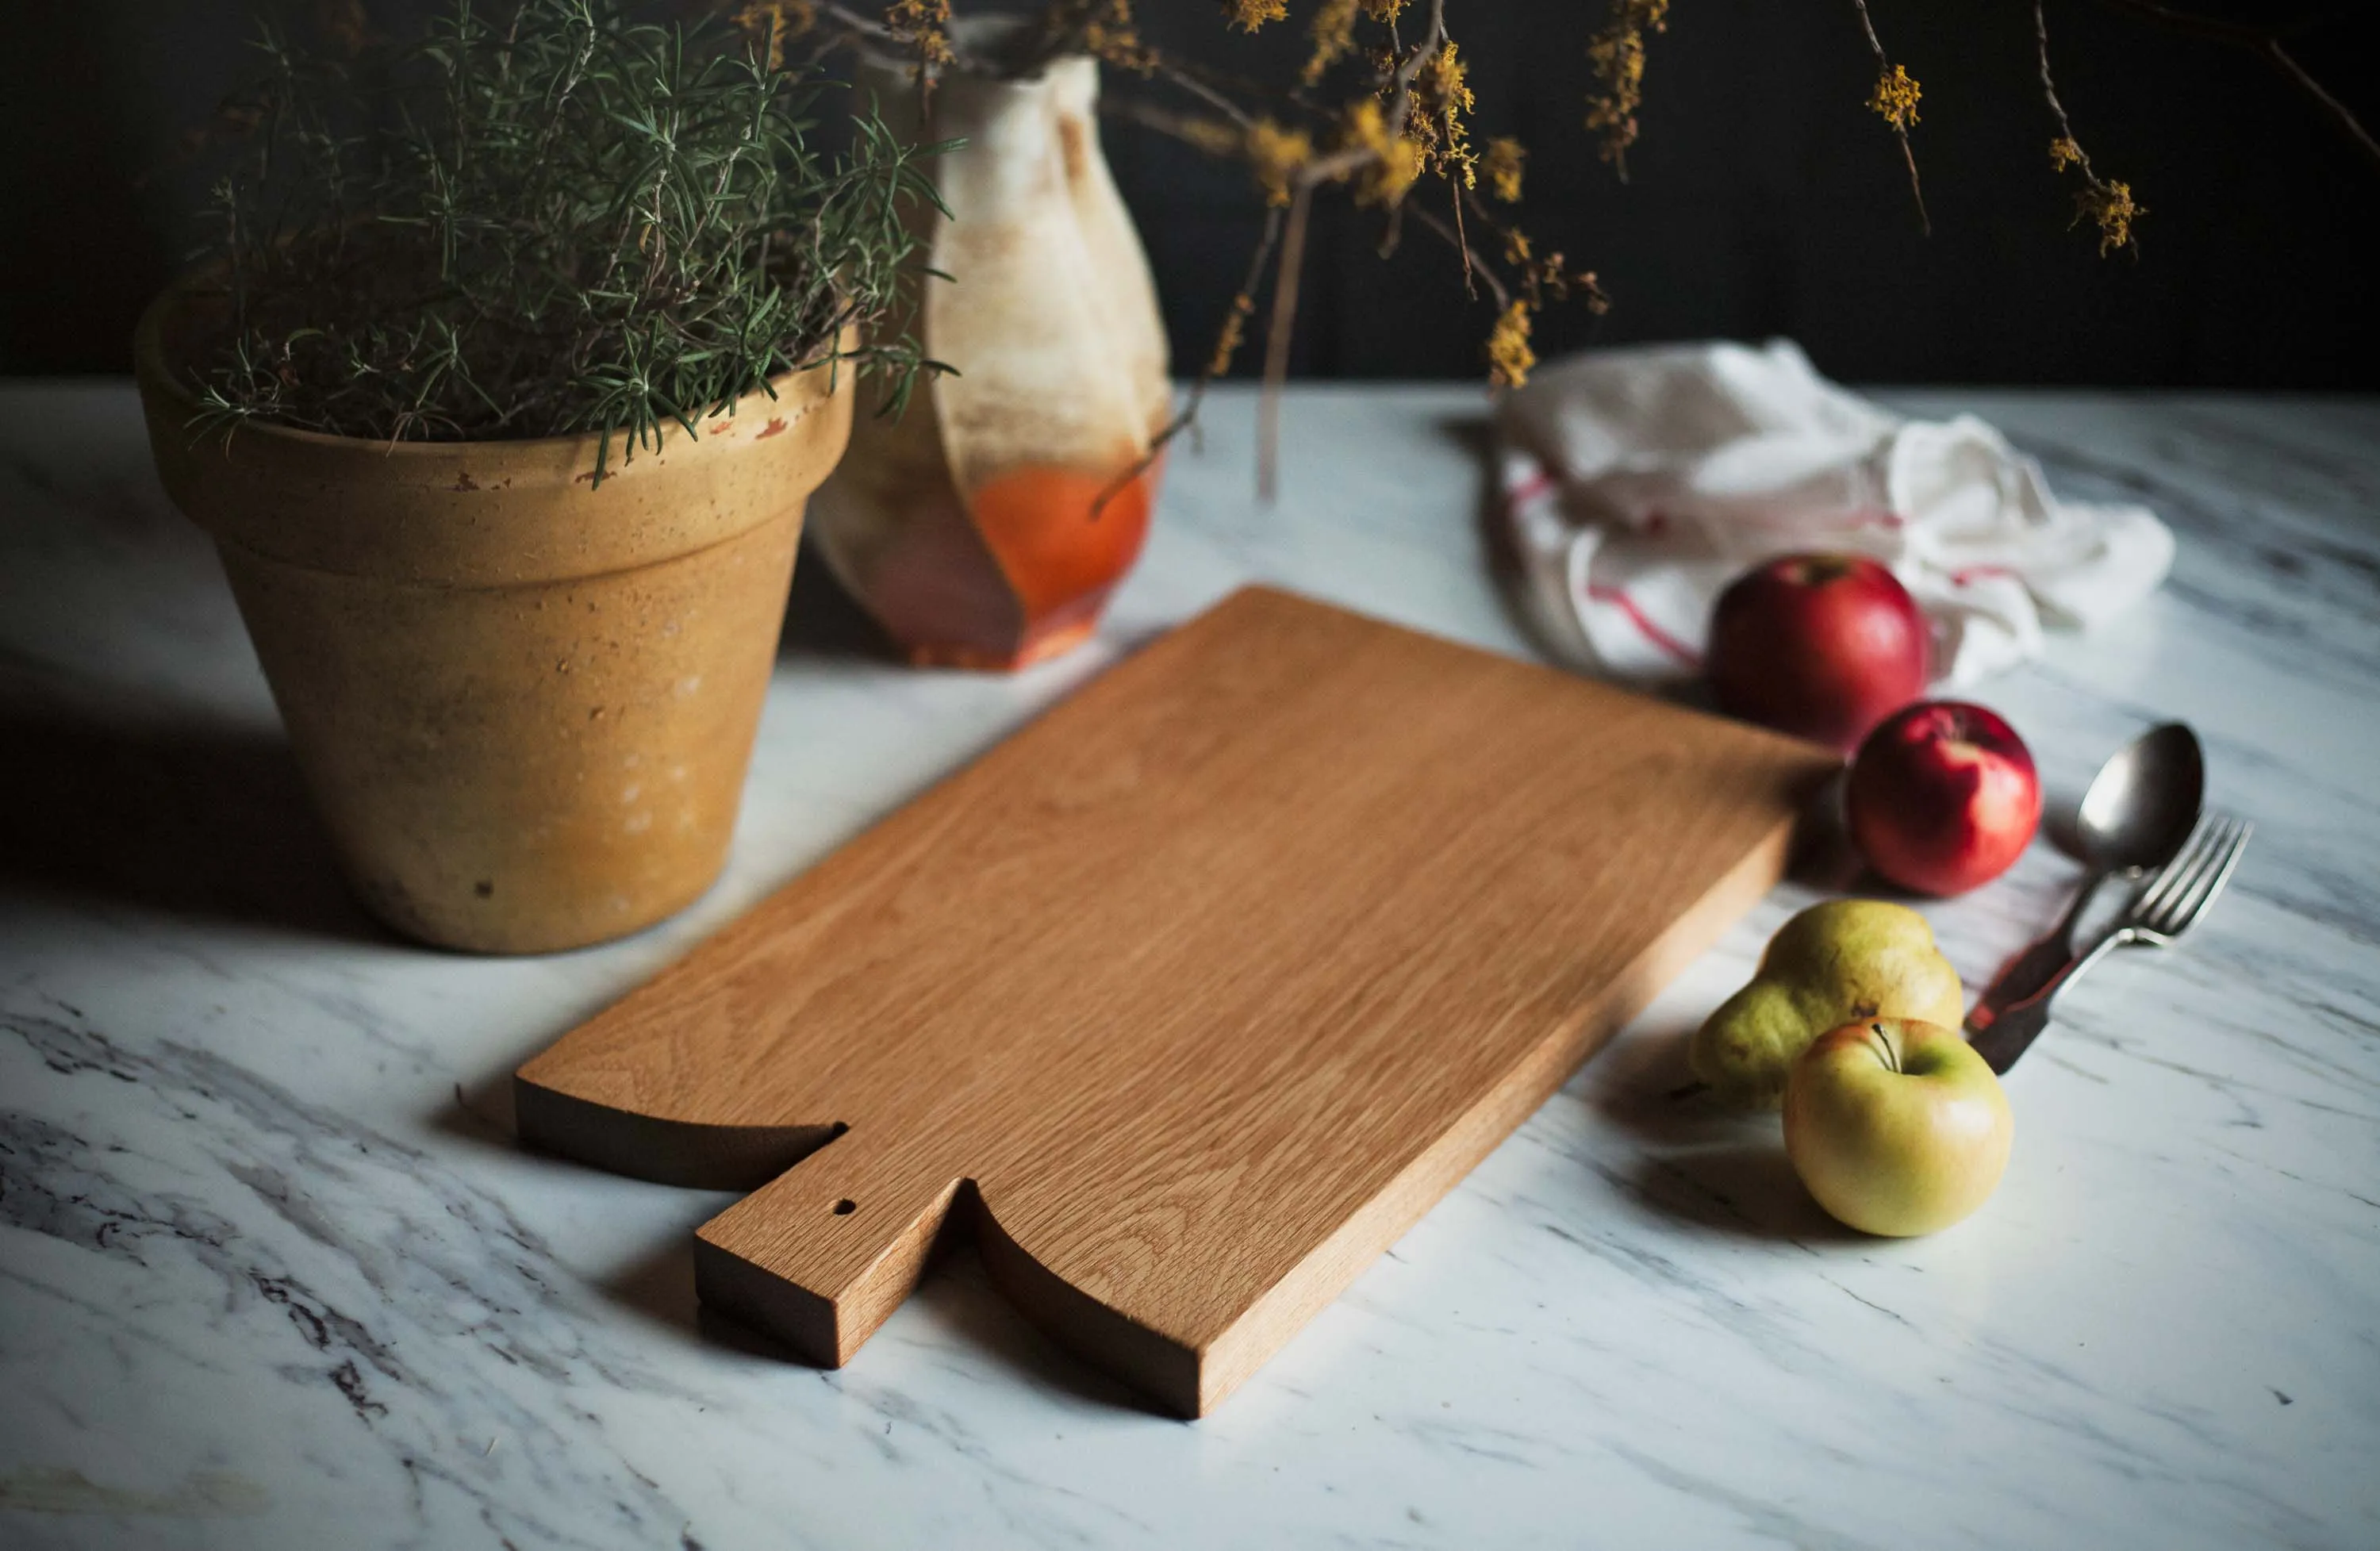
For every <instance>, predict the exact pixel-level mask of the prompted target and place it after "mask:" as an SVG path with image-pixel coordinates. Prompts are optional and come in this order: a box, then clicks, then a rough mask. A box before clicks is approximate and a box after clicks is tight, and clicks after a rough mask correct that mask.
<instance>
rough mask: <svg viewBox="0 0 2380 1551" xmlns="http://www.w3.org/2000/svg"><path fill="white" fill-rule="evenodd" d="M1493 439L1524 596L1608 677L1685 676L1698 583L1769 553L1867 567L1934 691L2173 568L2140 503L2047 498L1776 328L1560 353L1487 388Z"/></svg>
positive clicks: (1711, 598)
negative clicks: (1515, 381) (1907, 601)
mask: <svg viewBox="0 0 2380 1551" xmlns="http://www.w3.org/2000/svg"><path fill="white" fill-rule="evenodd" d="M1497 442H1498V456H1499V460H1500V469H1499V473H1500V479H1501V495H1502V498H1501V501H1500V503H1499V510H1500V513H1501V515H1502V518H1503V520H1504V522H1505V523H1506V525H1507V526H1508V528H1509V532H1510V536H1511V539H1512V545H1513V548H1514V549H1515V551H1517V554H1518V557H1519V560H1520V571H1521V577H1520V587H1521V590H1522V593H1523V599H1522V601H1523V603H1524V606H1525V607H1526V608H1527V609H1528V610H1529V612H1530V613H1531V614H1532V615H1533V616H1534V617H1535V618H1536V623H1537V624H1538V626H1539V633H1540V634H1541V635H1542V636H1544V637H1545V639H1546V642H1547V644H1548V646H1549V647H1551V648H1554V649H1555V650H1556V651H1557V653H1558V654H1559V655H1560V656H1562V657H1563V658H1565V659H1567V660H1569V661H1570V662H1571V663H1572V664H1573V666H1576V667H1580V668H1584V669H1586V670H1588V671H1590V672H1597V673H1608V674H1611V675H1614V676H1618V677H1622V678H1639V679H1658V678H1674V677H1680V676H1683V675H1686V674H1690V673H1696V672H1698V671H1699V669H1700V666H1701V660H1702V651H1703V645H1704V642H1705V640H1706V636H1707V627H1708V624H1709V619H1710V612H1711V606H1712V604H1713V603H1715V602H1716V601H1717V600H1718V595H1719V593H1720V592H1721V591H1722V590H1723V589H1724V588H1726V586H1727V584H1728V583H1729V582H1730V581H1732V580H1733V579H1734V578H1735V577H1736V576H1740V575H1742V574H1743V572H1744V571H1745V570H1747V569H1749V568H1750V567H1751V566H1752V565H1753V564H1754V563H1756V562H1758V561H1760V560H1762V559H1765V558H1767V557H1768V556H1770V555H1774V554H1779V553H1785V552H1788V551H1803V550H1816V551H1857V552H1861V553H1864V554H1868V555H1871V556H1873V557H1875V558H1876V559H1877V560H1879V561H1881V562H1883V563H1885V564H1886V565H1888V566H1889V567H1890V568H1891V570H1892V572H1893V574H1894V575H1895V576H1899V577H1900V581H1901V585H1902V586H1904V587H1906V588H1909V590H1910V592H1911V594H1912V595H1913V597H1914V598H1915V599H1916V600H1917V602H1918V604H1919V606H1920V607H1921V608H1923V609H1924V610H1925V614H1926V617H1927V620H1928V622H1929V623H1930V624H1931V625H1932V628H1933V632H1934V671H1935V677H1936V680H1937V683H1947V684H1951V685H1967V684H1973V682H1975V681H1976V680H1978V679H1981V678H1984V677H1985V676H1987V675H1989V674H1992V673H1998V672H2001V671H2002V670H2004V669H2007V668H2010V667H2013V666H2014V665H2015V664H2017V663H2019V662H2021V661H2022V660H2025V659H2027V658H2030V657H2034V656H2036V655H2038V654H2039V653H2040V651H2041V649H2042V629H2043V626H2044V624H2045V623H2046V624H2056V625H2064V626H2073V627H2077V628H2081V627H2087V626H2089V625H2091V624H2095V623H2097V622H2098V621H2100V620H2103V619H2106V618H2107V617H2108V616H2110V615H2112V614H2114V613H2116V612H2118V611H2119V610H2122V609H2125V608H2128V607H2130V606H2131V604H2133V603H2134V602H2137V601H2138V600H2140V599H2142V598H2143V597H2145V596H2146V595H2147V594H2149V593H2150V592H2152V591H2154V590H2155V588H2156V586H2157V584H2158V583H2159V582H2161V581H2163V580H2164V579H2165V575H2166V572H2167V570H2168V567H2169V566H2170V565H2171V564H2172V563H2173V535H2172V534H2171V533H2170V532H2169V531H2168V529H2167V528H2166V526H2165V525H2164V524H2163V523H2161V522H2159V521H2158V520H2157V519H2156V517H2155V515H2152V514H2151V513H2150V512H2149V511H2148V510H2147V509H2146V508H2144V507H2140V506H2110V505H2094V504H2086V503H2082V502H2073V501H2059V500H2058V498H2056V497H2055V496H2053V495H2052V494H2051V493H2050V491H2049V487H2048V485H2047V483H2046V481H2045V480H2044V479H2042V474H2041V467H2040V466H2039V465H2038V464H2036V463H2034V460H2033V459H2031V458H2029V457H2026V456H2024V455H2023V454H2020V453H2018V452H2017V451H2016V450H2015V449H2014V448H2012V447H2010V445H2009V444H2008V442H2007V440H2006V439H2005V438H2003V437H2002V436H2001V435H2000V433H1999V432H1998V431H1997V430H1993V429H1992V428H1991V427H1990V426H1988V425H1986V424H1985V423H1984V422H1983V421H1981V420H1979V419H1976V418H1974V417H1973V416H1972V415H1961V416H1960V417H1959V418H1956V419H1953V420H1948V421H1930V420H1908V419H1903V418H1900V416H1897V415H1894V414H1890V413H1888V411H1886V410H1884V409H1882V408H1880V407H1879V406H1876V405H1873V404H1870V403H1868V402H1867V401H1866V400H1865V399H1863V398H1860V397H1858V396H1856V395H1855V394H1850V393H1846V392H1845V391H1844V390H1842V389H1841V388H1840V387H1838V386H1836V385H1835V384H1834V383H1832V382H1828V381H1827V380H1826V379H1825V378H1823V377H1820V376H1819V375H1818V374H1817V372H1816V370H1814V369H1813V368H1812V367H1811V365H1810V362H1809V358H1808V357H1805V356H1803V354H1802V351H1801V349H1800V347H1799V346H1797V345H1793V344H1792V343H1791V341H1788V340H1772V341H1771V342H1769V344H1767V345H1766V346H1763V347H1759V348H1755V347H1753V346H1750V345H1735V344H1725V343H1719V344H1695V345H1657V346H1650V347H1645V348H1634V349H1621V350H1598V351H1590V352H1588V353H1586V354H1585V355H1580V356H1573V357H1569V358H1568V359H1565V360H1562V361H1559V362H1556V363H1554V364H1552V365H1550V366H1548V367H1546V368H1543V369H1541V370H1538V371H1537V372H1536V374H1535V375H1534V376H1532V377H1531V378H1530V380H1529V383H1528V385H1527V386H1526V387H1524V388H1523V389H1521V390H1519V391H1518V392H1516V393H1514V394H1511V395H1510V396H1509V397H1507V398H1506V400H1505V401H1504V404H1503V406H1502V409H1501V411H1500V417H1499V425H1498V435H1497Z"/></svg>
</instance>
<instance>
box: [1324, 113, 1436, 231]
mask: <svg viewBox="0 0 2380 1551" xmlns="http://www.w3.org/2000/svg"><path fill="white" fill-rule="evenodd" d="M1339 143H1340V145H1341V147H1342V148H1343V149H1348V150H1358V149H1360V150H1364V151H1370V152H1371V153H1372V155H1373V156H1374V158H1375V160H1374V161H1373V162H1372V163H1371V164H1369V165H1367V166H1366V167H1365V169H1364V173H1363V176H1362V177H1361V178H1360V179H1359V180H1358V181H1357V183H1356V185H1355V202H1356V203H1357V204H1359V205H1392V204H1395V203H1396V202H1397V201H1398V200H1402V199H1403V198H1404V197H1405V191H1406V190H1407V189H1409V188H1412V187H1413V186H1414V180H1415V179H1416V178H1418V177H1420V176H1421V169H1422V155H1423V152H1422V148H1421V147H1420V146H1419V145H1418V144H1416V143H1415V142H1414V141H1413V140H1410V139H1404V138H1403V137H1402V136H1400V137H1398V138H1396V139H1390V136H1389V121H1388V115H1386V114H1384V113H1382V112H1381V111H1380V104H1379V103H1376V102H1374V101H1372V100H1371V99H1370V98H1368V97H1367V98H1365V99H1363V100H1361V101H1359V102H1356V103H1353V104H1351V105H1350V106H1349V107H1348V109H1347V113H1346V116H1345V117H1343V118H1342V119H1341V120H1340V124H1339Z"/></svg>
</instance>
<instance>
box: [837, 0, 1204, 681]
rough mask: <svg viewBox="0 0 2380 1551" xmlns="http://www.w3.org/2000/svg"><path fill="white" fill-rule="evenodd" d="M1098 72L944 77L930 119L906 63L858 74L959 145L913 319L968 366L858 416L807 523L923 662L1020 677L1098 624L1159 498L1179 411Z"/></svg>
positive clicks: (968, 28)
mask: <svg viewBox="0 0 2380 1551" xmlns="http://www.w3.org/2000/svg"><path fill="white" fill-rule="evenodd" d="M1003 30H1006V31H1014V30H1015V25H1014V19H1013V18H996V17H987V18H970V20H969V22H968V23H966V24H963V25H962V26H961V27H960V28H959V29H958V30H956V31H955V32H954V34H953V36H954V37H955V38H956V40H957V42H959V44H960V49H961V56H962V58H963V59H965V58H968V57H976V58H981V57H983V56H984V55H989V54H992V53H996V52H997V50H998V46H999V44H1000V42H1001V41H1002V36H1003V35H1004V34H1003ZM1098 69H1099V67H1098V65H1097V63H1096V62H1095V61H1093V60H1091V59H1088V58H1068V59H1061V60H1059V61H1057V62H1056V63H1054V64H1051V65H1050V66H1049V67H1047V68H1046V69H1044V70H1043V71H1042V72H1041V73H1040V74H1038V75H1035V76H1030V77H1026V78H1024V79H1013V78H1010V77H1005V76H1000V75H994V74H989V73H984V72H983V71H982V70H981V69H972V70H971V69H968V68H965V67H952V68H949V69H946V70H944V71H942V72H941V78H940V79H939V80H938V81H937V82H936V84H935V86H934V89H933V92H932V95H931V96H930V98H929V99H928V101H929V104H930V109H929V111H930V113H931V119H930V121H929V122H927V123H924V124H922V125H921V124H919V123H918V122H917V118H918V96H917V87H916V85H915V84H914V82H913V81H912V80H911V79H909V77H908V74H907V71H908V65H907V64H906V62H900V63H882V64H877V65H872V66H867V67H863V70H862V79H861V85H862V87H863V89H864V91H872V92H873V93H874V95H875V100H876V103H877V106H878V111H879V112H880V114H881V115H883V117H884V119H885V122H886V123H887V124H889V125H892V126H893V127H894V128H895V131H896V132H897V133H901V134H903V135H904V136H905V137H908V138H911V139H917V140H928V141H930V140H939V139H964V140H965V144H964V145H962V146H960V147H959V148H958V149H957V150H954V151H949V152H946V153H945V154H943V155H941V156H940V157H938V158H936V159H935V163H934V166H933V177H934V182H935V186H936V188H939V189H940V190H941V196H942V199H943V201H944V202H945V203H946V204H947V205H948V206H949V207H950V212H951V213H950V216H949V218H948V219H943V218H941V217H938V216H936V215H934V214H933V212H931V211H930V210H921V211H920V212H919V218H920V219H922V220H924V221H927V222H929V223H930V225H931V230H930V232H928V233H923V234H921V235H923V236H926V237H927V238H928V240H929V242H930V245H931V250H932V258H931V263H932V264H933V266H934V267H935V268H936V269H939V270H941V271H942V272H943V273H946V274H948V275H949V276H950V277H951V280H950V282H949V283H947V284H944V283H941V282H936V283H931V284H929V285H927V286H926V287H925V291H924V297H923V303H922V308H921V310H920V314H919V317H918V319H917V334H918V337H919V339H920V341H921V343H922V344H923V345H924V347H925V350H926V353H927V354H928V355H929V356H931V357H934V358H935V359H937V360H941V361H947V362H949V363H950V364H951V365H953V366H954V367H956V368H957V369H958V370H957V371H956V373H955V374H954V375H952V376H948V377H941V378H937V379H934V380H932V381H930V382H921V383H920V384H919V385H918V388H917V394H916V397H915V398H914V399H913V400H912V402H911V404H910V406H909V409H908V412H907V413H906V414H905V415H903V416H900V417H898V418H893V417H876V416H864V417H862V418H861V419H860V422H859V424H858V425H857V426H856V428H855V429H854V430H853V433H852V442H851V452H850V454H849V455H848V456H847V457H845V458H844V461H843V464H842V466H841V467H839V468H838V469H837V470H836V472H835V475H834V478H833V479H831V480H829V481H828V482H827V485H826V488H825V489H823V490H821V491H820V492H819V498H818V502H817V508H816V513H815V515H814V516H813V518H812V523H811V527H812V535H813V538H814V539H815V541H816V542H817V543H818V545H819V548H820V552H821V553H822V554H824V556H825V557H826V560H827V563H828V564H829V565H830V566H831V567H832V569H833V571H834V573H835V575H836V576H837V577H838V578H839V579H840V580H841V581H842V582H843V584H844V587H845V588H847V589H848V590H849V591H850V592H851V593H852V595H853V596H854V597H856V598H857V599H858V600H859V601H860V602H861V603H862V604H863V605H865V606H866V607H867V609H868V612H870V613H872V614H874V615H875V616H876V618H877V620H878V622H879V623H880V624H882V625H883V626H884V627H885V629H886V630H887V631H888V632H890V633H891V634H892V636H893V637H894V638H895V639H896V640H897V641H899V642H900V643H901V645H902V646H903V647H904V648H905V649H906V650H907V652H908V654H909V656H910V657H911V658H912V660H916V661H917V662H920V663H940V664H955V665H959V666H964V667H977V668H1014V667H1020V666H1022V665H1024V664H1026V663H1028V662H1032V661H1036V660H1040V659H1042V658H1046V657H1050V656H1053V655H1055V654H1057V653H1059V652H1062V651H1064V650H1066V649H1067V648H1070V647H1072V646H1074V645H1075V644H1076V643H1077V642H1079V641H1081V640H1083V639H1084V638H1085V637H1086V636H1088V635H1089V634H1090V632H1091V630H1092V627H1093V626H1094V625H1095V624H1097V623H1098V621H1099V612H1100V611H1101V609H1102V608H1104V607H1105V605H1106V603H1107V600H1108V596H1109V594H1110V593H1111V592H1112V591H1113V590H1114V588H1115V587H1116V585H1117V584H1118V583H1119V582H1121V581H1122V580H1123V576H1124V574H1125V573H1126V572H1127V571H1129V570H1130V569H1131V567H1132V563H1133V562H1134V561H1135V559H1136V558H1138V556H1139V554H1140V548H1141V543H1142V540H1143V539H1145V538H1146V537H1147V531H1148V521H1149V515H1150V512H1151V509H1152V508H1153V507H1154V506H1155V504H1156V493H1157V475H1158V470H1157V469H1156V468H1155V467H1149V468H1147V470H1146V471H1145V472H1143V473H1142V474H1141V475H1140V476H1139V477H1138V478H1137V479H1133V480H1132V481H1131V482H1130V483H1128V484H1123V485H1122V486H1121V487H1120V488H1118V489H1116V490H1115V491H1114V492H1113V494H1112V495H1111V496H1110V498H1109V499H1108V501H1107V503H1106V504H1105V505H1104V506H1103V507H1099V509H1098V510H1096V511H1095V510H1094V507H1095V505H1096V504H1097V503H1098V502H1099V497H1100V496H1101V494H1102V493H1103V492H1106V491H1109V489H1110V487H1111V486H1114V485H1116V484H1117V481H1118V480H1119V479H1120V478H1121V477H1122V476H1124V475H1127V474H1129V473H1131V472H1132V470H1134V469H1135V467H1138V466H1140V465H1141V463H1142V462H1143V460H1144V459H1145V458H1146V456H1147V453H1148V449H1149V443H1150V441H1151V439H1152V437H1153V436H1154V435H1155V433H1156V432H1157V431H1158V430H1160V429H1161V428H1162V427H1163V426H1164V424H1165V421H1166V420H1167V418H1169V416H1170V414H1171V412H1172V388H1171V385H1170V384H1169V382H1167V379H1166V347H1165V329H1164V322H1163V319H1162V318H1161V317H1160V314H1159V311H1158V307H1157V290H1156V286H1155V285H1154V283H1153V282H1152V281H1151V280H1150V278H1149V273H1148V260H1147V256H1146V255H1145V254H1144V253H1143V252H1142V250H1141V246H1140V239H1139V237H1138V236H1137V235H1136V234H1135V232H1134V230H1133V226H1132V218H1131V216H1130V215H1129V214H1128V213H1127V212H1126V211H1125V210H1124V206H1123V199H1122V198H1121V197H1120V196H1119V195H1118V194H1117V192H1116V188H1115V184H1114V182H1113V180H1112V179H1111V177H1110V176H1109V175H1108V169H1107V164H1106V162H1105V161H1103V160H1102V159H1101V157H1100V154H1099V123H1098V101H1099V74H1098Z"/></svg>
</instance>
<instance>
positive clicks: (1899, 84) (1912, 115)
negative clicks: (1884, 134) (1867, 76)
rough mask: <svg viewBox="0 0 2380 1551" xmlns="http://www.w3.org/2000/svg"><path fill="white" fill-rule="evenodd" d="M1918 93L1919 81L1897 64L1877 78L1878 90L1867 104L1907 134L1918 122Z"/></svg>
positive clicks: (1888, 122)
mask: <svg viewBox="0 0 2380 1551" xmlns="http://www.w3.org/2000/svg"><path fill="white" fill-rule="evenodd" d="M1918 95H1919V93H1918V88H1917V82H1916V81H1914V80H1913V79H1910V74H1909V72H1908V71H1907V70H1904V69H1902V68H1901V67H1900V66H1898V65H1895V66H1894V67H1892V69H1891V71H1890V72H1889V73H1888V74H1886V75H1881V76H1878V77H1877V78H1876V91H1875V94H1874V95H1872V96H1870V97H1869V98H1868V100H1867V105H1868V106H1869V108H1871V109H1872V110H1874V111H1875V113H1876V115H1878V116H1879V117H1881V118H1882V119H1883V120H1884V121H1885V122H1886V123H1887V124H1889V125H1891V126H1892V127H1894V128H1896V129H1898V130H1900V131H1901V132H1902V133H1903V134H1906V133H1908V132H1909V127H1910V126H1911V125H1913V124H1914V123H1916V122H1917V98H1918Z"/></svg>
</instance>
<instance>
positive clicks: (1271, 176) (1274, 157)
mask: <svg viewBox="0 0 2380 1551" xmlns="http://www.w3.org/2000/svg"><path fill="white" fill-rule="evenodd" d="M1245 149H1246V151H1247V156H1248V163H1249V164H1250V165H1251V166H1253V167H1254V168H1255V169H1256V175H1257V187H1258V188H1262V189H1263V190H1264V191H1265V199H1266V200H1267V201H1268V202H1269V203H1272V204H1277V205H1285V204H1287V203H1289V186H1290V184H1291V183H1292V182H1293V180H1294V179H1295V178H1296V176H1297V174H1298V172H1299V170H1300V169H1301V168H1303V167H1304V166H1305V164H1307V163H1309V162H1311V161H1313V160H1314V141H1313V139H1312V138H1311V137H1309V136H1308V135H1307V134H1306V133H1305V130H1303V129H1284V128H1282V127H1281V126H1280V125H1278V124H1275V123H1274V122H1273V121H1272V120H1271V119H1269V118H1259V119H1257V121H1256V122H1255V123H1254V124H1252V125H1250V126H1248V132H1247V137H1246V139H1245Z"/></svg>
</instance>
